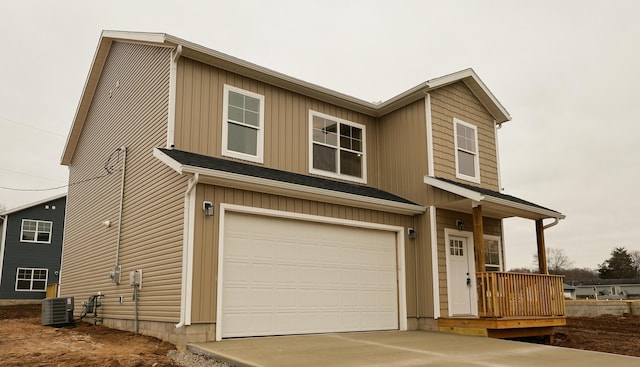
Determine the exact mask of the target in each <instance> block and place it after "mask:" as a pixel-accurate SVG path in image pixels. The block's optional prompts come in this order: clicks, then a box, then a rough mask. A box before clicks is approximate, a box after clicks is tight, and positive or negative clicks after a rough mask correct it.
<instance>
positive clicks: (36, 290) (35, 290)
mask: <svg viewBox="0 0 640 367" xmlns="http://www.w3.org/2000/svg"><path fill="white" fill-rule="evenodd" d="M21 269H22V270H31V286H30V287H29V289H18V280H26V279H18V274H20V270H21ZM34 270H44V271H45V273H46V274H47V277H46V278H44V284H45V286H44V289H33V271H34ZM38 280H42V279H38ZM48 284H49V269H46V268H17V269H16V284H15V291H16V292H46V291H47V285H48Z"/></svg>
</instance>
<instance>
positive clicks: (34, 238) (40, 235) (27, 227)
mask: <svg viewBox="0 0 640 367" xmlns="http://www.w3.org/2000/svg"><path fill="white" fill-rule="evenodd" d="M52 228H53V223H52V222H49V221H44V220H32V219H23V220H22V229H21V230H20V242H32V243H51V231H52Z"/></svg>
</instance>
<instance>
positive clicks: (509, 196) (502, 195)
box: [436, 177, 559, 214]
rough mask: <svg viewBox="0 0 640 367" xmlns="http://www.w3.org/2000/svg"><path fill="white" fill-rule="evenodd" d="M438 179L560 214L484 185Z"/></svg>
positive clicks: (487, 194)
mask: <svg viewBox="0 0 640 367" xmlns="http://www.w3.org/2000/svg"><path fill="white" fill-rule="evenodd" d="M436 179H438V180H440V181H443V182H446V183H449V184H452V185H456V186H459V187H462V188H465V189H467V190H471V191H475V192H478V193H480V194H482V195H485V196H491V197H494V198H498V199H502V200H507V201H511V202H513V203H518V204H524V205H529V206H532V207H535V208H539V209H544V210H548V211H552V212H556V213H558V214H559V212H557V211H555V210H553V209H549V208H545V207H544V206H541V205H538V204H535V203H532V202H530V201H526V200H523V199H520V198H518V197H515V196H511V195H506V194H502V193H500V192H497V191H493V190H489V189H484V188H482V187H476V186H471V185H467V184H464V183H460V182H455V181H451V180H448V179H446V178H440V177H436Z"/></svg>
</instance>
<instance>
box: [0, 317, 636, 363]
mask: <svg viewBox="0 0 640 367" xmlns="http://www.w3.org/2000/svg"><path fill="white" fill-rule="evenodd" d="M554 339H555V340H554V343H553V344H554V345H556V346H560V347H567V348H577V349H586V350H594V351H599V352H608V353H615V354H625V355H630V356H636V357H640V316H626V317H617V316H600V317H596V318H569V319H568V320H567V326H566V327H562V328H558V329H557V331H556V334H555V338H554ZM185 353H186V352H185ZM168 355H172V356H174V358H175V357H176V356H178V357H180V353H179V352H177V351H175V347H174V346H173V345H172V344H169V343H166V342H163V341H160V340H158V339H155V338H151V337H147V336H142V335H135V334H133V333H130V332H125V331H119V330H113V329H109V328H107V327H104V326H94V325H92V324H89V323H78V324H76V325H75V326H69V327H62V328H55V327H49V326H41V325H40V305H31V306H3V307H0V364H1V365H2V366H65V367H66V366H71V367H73V366H109V367H120V366H121V367H168V366H185V365H187V364H182V363H178V362H176V361H175V360H174V359H171V358H169V356H168ZM176 359H177V360H180V358H176ZM199 364H206V365H214V366H215V365H218V364H215V362H213V361H206V363H202V361H200V363H199Z"/></svg>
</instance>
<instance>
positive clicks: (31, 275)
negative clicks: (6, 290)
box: [16, 268, 49, 292]
mask: <svg viewBox="0 0 640 367" xmlns="http://www.w3.org/2000/svg"><path fill="white" fill-rule="evenodd" d="M48 274H49V270H48V269H37V268H36V269H33V268H18V270H17V272H16V291H23V292H42V291H46V290H47V275H48Z"/></svg>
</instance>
